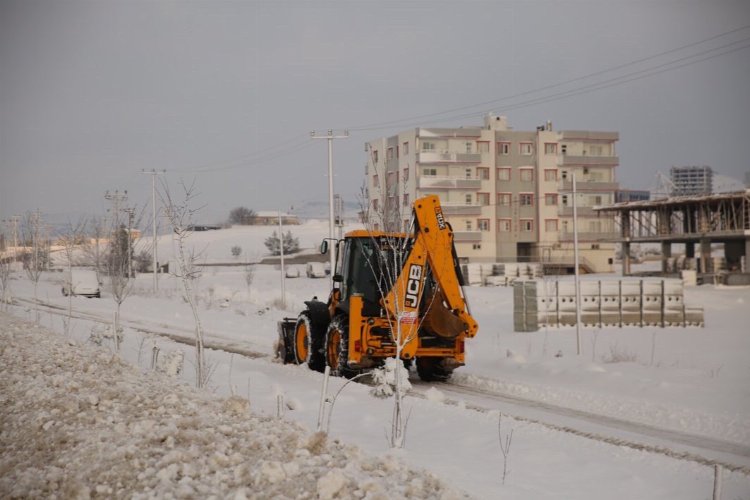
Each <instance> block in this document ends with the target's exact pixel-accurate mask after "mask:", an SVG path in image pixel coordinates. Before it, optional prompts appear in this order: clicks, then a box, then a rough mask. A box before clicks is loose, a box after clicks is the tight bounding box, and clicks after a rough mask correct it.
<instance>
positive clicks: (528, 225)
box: [518, 219, 534, 233]
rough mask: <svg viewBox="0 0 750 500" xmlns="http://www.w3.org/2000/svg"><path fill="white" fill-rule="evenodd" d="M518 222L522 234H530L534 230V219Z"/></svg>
mask: <svg viewBox="0 0 750 500" xmlns="http://www.w3.org/2000/svg"><path fill="white" fill-rule="evenodd" d="M518 222H519V226H520V228H521V232H522V233H530V232H532V231H533V230H534V219H521V220H520V221H518Z"/></svg>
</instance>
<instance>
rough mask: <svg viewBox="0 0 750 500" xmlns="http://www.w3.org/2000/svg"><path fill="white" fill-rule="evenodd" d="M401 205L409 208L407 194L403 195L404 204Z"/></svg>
mask: <svg viewBox="0 0 750 500" xmlns="http://www.w3.org/2000/svg"><path fill="white" fill-rule="evenodd" d="M403 205H404V206H405V207H406V206H409V195H408V194H405V195H404V203H403Z"/></svg>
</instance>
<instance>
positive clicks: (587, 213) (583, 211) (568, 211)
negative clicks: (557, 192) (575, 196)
mask: <svg viewBox="0 0 750 500" xmlns="http://www.w3.org/2000/svg"><path fill="white" fill-rule="evenodd" d="M576 211H577V212H578V217H591V216H594V215H597V213H596V212H594V208H593V207H576ZM557 214H558V215H560V216H562V217H573V207H563V206H561V207H560V208H559V209H558V211H557Z"/></svg>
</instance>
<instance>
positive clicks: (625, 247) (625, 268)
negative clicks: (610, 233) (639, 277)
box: [622, 241, 630, 276]
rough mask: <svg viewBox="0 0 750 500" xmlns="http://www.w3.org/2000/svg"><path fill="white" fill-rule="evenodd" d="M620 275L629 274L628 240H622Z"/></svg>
mask: <svg viewBox="0 0 750 500" xmlns="http://www.w3.org/2000/svg"><path fill="white" fill-rule="evenodd" d="M622 275H623V276H630V242H629V241H623V242H622Z"/></svg>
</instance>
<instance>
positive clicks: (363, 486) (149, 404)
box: [0, 313, 464, 499]
mask: <svg viewBox="0 0 750 500" xmlns="http://www.w3.org/2000/svg"><path fill="white" fill-rule="evenodd" d="M250 406H251V402H248V401H247V400H244V399H242V398H238V397H236V396H235V397H232V398H228V399H225V398H220V397H217V396H214V395H212V394H209V393H206V392H201V391H197V390H195V389H193V388H192V387H189V386H186V385H181V384H179V383H177V382H176V381H174V380H172V379H169V378H167V377H165V376H164V375H161V374H158V373H151V372H148V373H142V372H141V371H140V370H139V369H137V368H135V367H133V366H131V365H128V364H126V363H124V362H123V361H121V360H120V358H118V357H117V356H114V355H112V353H110V352H109V351H107V350H105V349H102V348H100V347H96V346H93V345H89V344H78V343H75V342H72V341H68V340H66V339H65V338H63V337H61V336H59V335H57V334H55V333H53V332H50V331H48V330H45V329H43V328H40V327H38V326H35V325H33V324H31V323H28V322H25V321H22V320H19V319H16V318H13V317H11V316H8V315H5V314H2V313H0V497H3V498H29V497H32V498H33V497H44V498H124V497H127V498H201V497H208V496H211V495H216V496H218V497H229V496H231V497H233V498H237V499H242V498H371V499H374V498H383V499H386V498H446V499H448V498H463V497H464V495H463V494H461V493H458V492H456V491H455V490H452V489H451V488H449V487H447V486H446V485H445V484H443V483H442V482H441V481H440V480H439V479H437V478H436V477H435V476H433V475H431V474H429V473H427V472H424V471H415V470H412V469H408V468H407V467H406V466H404V465H403V464H402V463H401V462H400V461H399V460H397V459H395V458H393V457H391V456H386V457H383V458H373V457H368V456H365V455H363V454H362V453H361V452H360V451H359V450H358V449H357V448H355V447H351V446H345V445H342V444H340V443H338V442H328V441H327V440H326V439H325V437H324V436H321V435H316V434H310V433H309V432H306V431H305V430H304V429H302V428H301V427H300V426H298V425H296V424H293V423H289V422H286V421H282V420H278V419H273V418H267V417H260V416H256V415H253V414H252V413H251V411H250Z"/></svg>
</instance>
